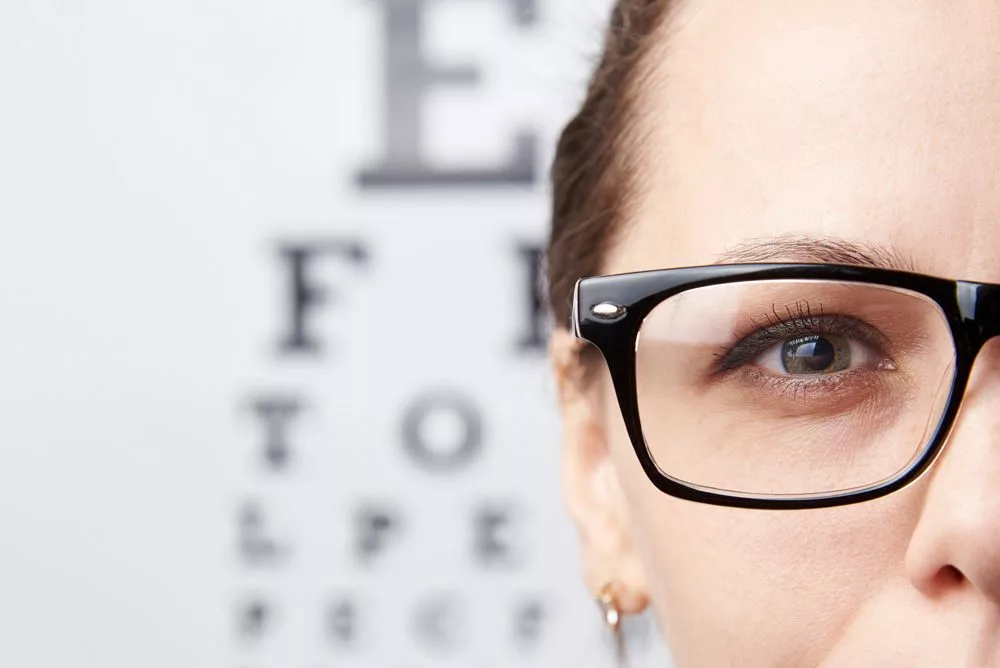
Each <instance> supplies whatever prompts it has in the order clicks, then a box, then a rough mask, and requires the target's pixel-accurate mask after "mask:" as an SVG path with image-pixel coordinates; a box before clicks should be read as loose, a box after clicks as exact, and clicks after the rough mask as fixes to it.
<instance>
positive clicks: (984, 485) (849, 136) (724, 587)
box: [553, 0, 1000, 667]
mask: <svg viewBox="0 0 1000 668" xmlns="http://www.w3.org/2000/svg"><path fill="white" fill-rule="evenodd" d="M659 39H660V40H661V41H662V42H663V45H662V48H660V49H657V50H654V52H653V54H652V55H651V58H650V60H651V62H649V63H647V66H648V67H649V68H650V70H649V76H648V77H646V78H645V79H644V80H643V83H642V88H641V90H640V91H639V92H640V94H641V102H640V105H639V106H640V108H639V109H638V110H637V112H638V114H639V119H640V122H641V123H643V124H644V128H645V129H646V131H647V135H648V138H647V140H646V141H645V142H643V144H644V146H645V147H647V148H646V149H644V150H646V151H647V153H646V154H644V155H642V156H641V159H642V163H641V165H642V166H643V167H644V171H643V181H644V183H643V186H644V187H643V188H642V192H641V193H640V194H639V195H638V196H637V199H636V200H635V201H634V202H633V205H634V211H633V212H632V214H633V215H632V216H631V218H632V219H633V220H634V223H633V224H632V225H631V227H630V228H628V229H627V230H626V232H625V234H624V235H623V236H622V237H621V238H620V240H619V242H618V244H617V246H616V247H615V248H614V249H613V250H612V252H611V253H610V255H609V257H608V258H607V262H606V265H605V271H606V273H619V272H630V271H637V270H643V269H652V268H663V267H676V266H688V265H700V264H712V263H715V262H718V261H719V259H720V258H725V257H727V256H728V255H732V251H733V249H737V248H738V249H740V252H739V258H740V259H741V260H753V261H770V260H774V261H829V260H830V259H836V253H835V252H834V251H832V250H831V248H835V247H836V248H841V249H843V248H844V247H851V246H857V247H858V248H857V250H862V251H864V250H865V249H867V248H869V247H870V248H872V249H873V251H872V252H883V253H886V252H888V253H892V254H893V255H895V256H896V257H898V258H900V259H901V260H903V261H904V262H912V264H913V266H914V268H915V269H916V270H917V271H921V272H924V273H930V274H936V275H940V276H944V277H952V278H964V279H972V280H977V281H984V282H1000V5H998V4H997V3H995V2H986V1H984V0H958V1H956V2H930V1H929V0H891V1H889V2H872V1H871V0H841V1H838V2H829V1H828V0H825V1H819V0H760V1H755V2H735V1H734V2H722V1H721V0H696V1H694V2H690V3H687V4H685V6H684V8H683V10H682V11H681V12H680V13H679V14H678V15H677V17H676V20H675V21H674V22H673V25H672V33H671V34H670V36H669V39H668V40H663V37H662V36H661V37H660V38H659ZM777 237H781V240H782V243H781V244H780V245H779V244H769V243H767V241H766V240H767V239H773V238H777ZM761 240H764V241H763V242H762V241H761ZM560 336H563V335H560ZM562 345H563V343H561V342H560V340H558V339H557V340H556V342H555V343H554V345H553V351H554V353H555V358H556V365H557V368H560V369H561V370H562V371H565V368H564V366H561V362H560V360H565V359H568V357H566V356H564V355H563V353H561V352H560V351H561V350H562V348H561V346H562ZM567 349H568V344H567ZM564 376H565V374H564ZM563 412H564V418H565V423H566V456H565V464H566V466H565V468H566V485H567V490H566V491H567V502H568V504H569V506H570V509H571V511H572V513H573V514H574V515H575V516H576V519H577V523H578V525H579V528H580V534H581V539H582V543H583V555H584V565H585V572H586V577H587V580H588V584H589V586H590V587H591V588H592V589H593V590H594V591H596V590H598V589H600V587H601V585H602V584H603V583H605V582H607V581H616V582H618V583H619V593H620V595H621V596H620V597H621V600H622V603H623V606H624V607H625V608H626V610H627V611H631V612H636V611H638V610H639V609H641V608H642V607H643V606H644V605H645V604H646V603H647V601H648V602H649V603H650V604H651V605H652V606H653V608H654V609H655V611H656V614H657V617H658V619H659V620H660V623H661V626H662V629H663V631H664V633H665V635H666V636H667V640H668V643H669V644H670V646H671V648H672V650H673V652H674V655H675V659H676V661H677V663H678V665H679V666H723V665H734V666H812V665H821V666H850V667H857V666H904V665H905V666H911V665H916V666H945V665H949V666H980V665H991V666H995V665H1000V345H988V346H987V347H986V349H985V350H984V351H983V353H982V354H981V355H980V356H979V358H978V360H977V366H976V368H975V370H974V374H973V378H972V381H971V383H970V386H969V388H968V390H967V392H966V395H965V400H964V404H963V408H962V413H961V415H960V418H959V421H958V423H957V425H956V427H955V429H954V431H953V433H952V435H951V437H950V440H949V442H948V445H947V446H946V449H945V451H944V454H943V456H942V457H941V458H940V459H939V460H938V461H937V463H936V464H935V466H934V468H933V469H932V470H931V471H930V472H929V474H927V475H925V476H924V477H923V478H922V479H921V480H920V481H919V482H918V483H917V484H915V485H912V486H911V487H909V488H907V489H905V490H903V491H901V492H898V493H896V494H893V495H890V496H888V497H885V498H882V499H880V500H876V501H871V502H867V503H861V504H857V505H851V506H846V507H840V508H831V509H823V510H792V511H763V510H745V509H736V508H725V507H717V506H710V505H703V504H697V503H691V502H686V501H681V500H678V499H675V498H672V497H669V496H667V495H665V494H663V493H661V492H659V491H657V490H656V489H655V488H654V487H653V485H652V484H650V482H649V481H648V479H647V478H646V476H645V474H644V473H643V472H642V470H641V469H640V468H639V464H638V461H637V459H636V457H635V454H634V452H633V450H632V447H631V445H630V444H629V442H628V438H627V436H626V434H625V429H624V425H623V423H622V418H621V416H620V414H619V411H618V406H617V403H616V401H615V399H614V393H613V391H612V389H611V387H610V383H609V382H608V381H607V378H606V375H605V376H603V377H599V378H598V380H597V381H595V384H594V385H593V387H592V388H591V389H589V390H587V391H586V392H584V393H581V394H580V395H574V394H573V393H569V394H567V393H566V392H564V397H563Z"/></svg>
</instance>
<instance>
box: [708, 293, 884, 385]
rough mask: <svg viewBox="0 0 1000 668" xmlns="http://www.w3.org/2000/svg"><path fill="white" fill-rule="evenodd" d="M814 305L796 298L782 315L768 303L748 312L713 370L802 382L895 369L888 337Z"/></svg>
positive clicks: (866, 325) (839, 379)
mask: <svg viewBox="0 0 1000 668" xmlns="http://www.w3.org/2000/svg"><path fill="white" fill-rule="evenodd" d="M812 311H813V310H812V308H811V307H810V306H809V305H807V304H803V303H799V304H796V305H795V306H794V307H785V309H784V313H782V314H781V315H779V311H778V310H777V309H775V308H772V310H771V313H769V314H767V316H766V317H765V318H763V319H762V318H751V323H752V327H751V329H750V331H748V332H747V333H744V334H740V335H738V340H737V341H736V343H735V344H733V345H732V346H730V347H728V348H727V349H726V350H725V351H724V352H723V353H722V354H721V355H720V356H719V361H718V366H717V370H718V371H719V372H720V373H731V372H737V371H741V370H743V371H747V372H750V373H751V374H755V375H756V377H757V378H774V379H782V380H784V381H786V382H789V383H799V384H800V385H803V384H809V383H813V384H815V383H817V382H831V381H837V382H842V381H844V380H846V378H847V377H848V376H849V375H851V374H857V373H860V372H874V371H892V370H894V369H895V363H894V362H893V360H892V357H891V355H890V354H889V350H888V348H889V342H888V341H887V339H886V337H885V336H884V335H882V334H881V332H879V331H878V330H877V329H876V328H875V327H873V326H872V325H870V324H868V323H866V322H864V321H863V320H861V319H859V318H856V317H854V316H851V315H848V314H837V313H834V314H820V315H815V314H814V313H813V312H812ZM762 320H763V321H762ZM803 386H804V385H803Z"/></svg>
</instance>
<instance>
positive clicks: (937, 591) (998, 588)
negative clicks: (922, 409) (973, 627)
mask: <svg viewBox="0 0 1000 668" xmlns="http://www.w3.org/2000/svg"><path fill="white" fill-rule="evenodd" d="M930 475H931V478H930V480H929V481H928V482H927V486H926V490H925V494H924V497H923V507H922V509H921V512H920V515H919V517H918V519H917V523H916V526H915V528H914V530H913V533H912V535H911V538H910V542H909V545H908V547H907V553H906V564H905V566H906V574H907V577H908V578H909V579H910V581H911V582H912V583H913V584H914V586H916V587H917V589H919V590H920V591H922V592H923V593H925V594H927V595H929V596H941V595H946V594H948V593H950V592H952V591H957V590H960V589H969V590H971V591H974V592H976V593H977V594H978V595H980V596H982V597H984V598H986V599H988V600H989V601H990V602H991V603H993V604H995V605H998V606H1000V338H993V339H991V340H990V341H988V342H987V343H986V345H985V346H984V347H983V349H982V350H981V351H980V353H979V355H978V357H977V359H976V363H975V366H974V367H973V371H972V376H971V378H970V380H969V384H968V386H967V388H966V392H965V398H964V400H963V402H962V408H961V412H960V413H959V416H958V419H957V421H956V423H955V425H954V427H953V429H952V432H951V436H950V438H949V441H948V443H947V444H946V446H945V448H944V451H943V452H942V454H941V456H940V458H939V459H938V461H937V463H936V464H935V466H934V468H933V469H932V470H931V472H930Z"/></svg>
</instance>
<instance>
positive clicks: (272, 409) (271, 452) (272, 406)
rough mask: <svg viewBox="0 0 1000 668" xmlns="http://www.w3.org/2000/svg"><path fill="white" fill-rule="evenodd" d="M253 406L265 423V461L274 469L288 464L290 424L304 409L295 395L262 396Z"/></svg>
mask: <svg viewBox="0 0 1000 668" xmlns="http://www.w3.org/2000/svg"><path fill="white" fill-rule="evenodd" d="M251 407H252V409H253V411H254V413H256V414H257V415H258V416H259V417H260V419H261V421H262V422H263V423H264V432H265V436H264V461H265V463H266V464H267V466H268V467H270V468H272V469H275V470H277V469H282V468H284V467H285V466H287V465H288V460H289V457H290V455H291V446H290V445H289V442H288V425H289V423H290V422H291V421H292V420H293V419H294V418H295V417H296V416H297V415H298V414H299V412H300V411H301V410H302V404H301V402H299V400H298V399H296V398H295V397H261V398H259V399H256V400H254V401H253V402H252V403H251Z"/></svg>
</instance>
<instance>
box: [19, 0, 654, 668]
mask: <svg viewBox="0 0 1000 668" xmlns="http://www.w3.org/2000/svg"><path fill="white" fill-rule="evenodd" d="M607 4H608V3H607V2H606V1H605V0H587V1H586V2H583V1H581V0H538V1H537V2H531V1H530V0H517V1H513V0H433V1H432V0H424V2H418V0H300V1H297V2H275V1H273V0H272V1H270V2H265V1H264V0H197V1H195V0H171V1H170V2H165V1H161V2H136V1H135V0H99V1H98V0H93V1H88V0H21V1H20V2H9V3H4V5H3V6H2V8H0V86H2V88H0V90H2V103H0V229H2V235H0V323H2V327H3V334H2V337H0V342H2V345H0V374H2V378H3V382H2V383H0V407H2V408H0V411H2V413H0V414H2V420H0V592H2V596H0V665H3V666H12V667H13V666H16V667H17V668H33V667H50V666H51V667H53V668H55V667H57V666H58V667H64V666H74V667H75V666H87V667H90V666H93V667H100V668H135V667H138V666H141V667H143V668H177V667H178V666H195V667H200V666H204V667H206V668H222V667H231V668H324V667H332V666H351V667H352V668H366V667H371V668H375V667H380V668H382V667H384V668H424V667H427V668H432V667H438V666H448V667H456V668H457V667H459V666H461V667H462V668H470V667H472V668H476V667H480V668H501V667H507V666H525V667H529V666H530V667H539V668H541V667H545V668H560V667H565V668H571V667H580V668H589V667H593V668H600V667H603V666H611V665H613V660H612V658H611V655H610V652H609V648H608V643H607V639H606V638H605V637H604V634H603V632H602V628H601V626H600V623H599V619H598V615H597V612H596V608H595V607H594V606H593V604H592V603H591V601H590V600H589V598H588V595H587V592H586V591H584V589H583V587H582V584H581V582H580V577H579V573H578V569H577V558H576V553H575V549H576V548H575V538H574V536H573V532H572V527H571V525H570V523H569V521H568V520H567V519H566V518H564V516H563V511H562V507H561V501H560V492H559V487H558V423H557V419H556V417H557V416H556V412H555V405H554V399H553V392H552V387H551V383H550V381H549V380H548V370H547V367H546V363H545V359H544V354H543V351H542V350H541V348H540V347H539V346H538V345H524V344H523V340H525V339H531V336H530V335H531V332H532V321H531V296H532V293H531V278H530V271H529V268H530V262H529V261H528V259H529V258H530V255H528V254H526V252H527V251H525V250H524V249H525V248H529V249H530V248H532V247H538V246H540V245H541V244H542V242H543V240H544V237H545V230H546V225H547V220H546V219H547V189H546V184H545V172H546V169H547V165H548V163H549V161H550V160H551V152H552V146H553V143H554V140H555V135H556V133H557V131H558V129H559V128H560V127H561V125H562V123H564V122H565V120H566V118H567V117H568V115H569V114H570V113H571V112H572V110H573V108H574V106H575V105H576V104H577V103H578V101H579V99H580V96H581V94H582V86H583V82H584V80H585V77H586V74H587V72H588V69H589V67H590V64H591V63H592V62H593V59H594V58H595V57H596V55H597V50H598V47H599V40H600V33H601V27H602V23H603V21H604V19H605V15H606V12H607V9H608V7H607ZM409 10H413V11H412V12H411V13H410V14H407V12H408V11H409ZM414 12H415V13H414ZM390 14H391V15H392V16H395V17H397V18H399V17H402V18H401V19H399V20H398V21H396V22H395V23H393V22H392V21H390V20H389V19H390ZM407 16H410V17H411V18H412V16H419V18H420V21H421V22H420V23H419V25H418V24H416V23H414V22H413V21H412V20H410V19H406V17H407ZM404 19H405V20H404ZM408 20H409V21H410V22H409V23H407V21H408ZM390 25H393V26H395V28H393V29H389V26H390ZM415 38H419V41H420V45H419V50H418V51H414V52H415V53H417V52H419V53H422V57H423V58H424V59H425V60H426V61H427V62H428V63H430V64H433V65H435V66H442V67H458V66H464V67H471V68H473V69H475V70H477V71H478V77H477V78H476V79H475V80H471V79H469V80H462V81H453V82H450V83H449V82H444V83H434V82H433V81H432V82H430V83H429V84H428V85H427V86H426V87H425V88H421V89H420V91H419V92H420V105H419V108H418V109H417V110H416V111H415V110H414V109H412V108H410V109H408V108H405V107H400V106H399V105H397V107H396V108H394V109H390V108H388V104H389V101H390V99H391V97H392V95H390V94H387V91H390V90H395V91H397V92H398V91H400V90H407V88H406V87H407V86H411V85H412V86H418V87H420V86H423V84H421V83H420V81H419V77H417V76H416V74H419V71H420V70H419V68H420V66H421V64H420V62H418V61H416V60H414V61H413V62H412V63H410V64H411V65H412V67H413V68H415V69H412V70H411V71H410V72H409V73H407V72H406V70H405V67H404V68H403V69H399V67H398V66H399V62H396V64H395V65H393V63H392V62H390V60H389V59H388V55H387V54H389V53H390V51H391V50H390V48H389V47H390V46H391V45H392V44H395V45H396V46H398V47H400V48H401V49H403V53H404V55H405V53H406V49H412V48H413V45H414V42H413V41H412V40H413V39H415ZM390 40H396V41H395V42H393V43H392V44H390ZM407 40H410V41H407ZM394 62H395V61H394ZM401 62H404V64H405V63H406V62H407V61H406V59H405V58H404V59H403V61H401ZM393 67H396V69H395V70H393V69H392V68H393ZM417 111H420V112H421V113H422V118H419V115H418V116H415V115H414V114H416V112H417ZM414 118H418V119H419V141H420V147H419V150H420V153H419V155H418V156H416V157H417V158H418V159H419V160H420V161H421V164H423V165H424V166H425V167H427V169H428V170H436V172H437V173H440V172H441V171H442V170H447V171H448V173H450V174H453V175H454V174H459V175H461V174H465V175H466V176H467V181H470V182H466V183H465V184H464V185H456V184H455V183H433V182H429V183H427V182H425V183H422V184H409V185H406V184H399V183H396V184H392V183H390V184H382V185H375V186H371V185H370V184H369V185H367V186H366V185H364V184H363V183H362V182H361V181H360V180H359V176H360V174H361V173H362V172H363V171H365V170H366V169H368V168H370V167H372V166H377V165H379V164H382V163H383V162H385V161H386V160H388V158H387V156H391V155H395V154H393V151H394V150H396V149H398V148H399V147H398V146H396V147H393V146H390V145H389V143H391V141H392V140H391V138H389V136H388V135H389V134H391V133H390V131H389V128H390V126H392V124H393V123H396V125H395V127H396V128H397V129H399V128H401V127H403V126H405V123H406V122H407V119H410V120H411V121H412V120H413V119H414ZM518 133H529V134H530V135H532V136H533V137H534V140H533V141H534V144H533V150H532V153H531V160H530V164H529V166H530V167H531V171H533V173H532V174H530V175H529V177H528V178H525V177H524V175H523V174H522V175H521V177H518V178H509V179H507V180H506V181H505V180H504V179H502V178H501V179H494V180H493V182H489V179H483V180H482V181H481V182H476V180H475V179H474V178H472V177H468V175H469V174H472V175H475V173H476V172H477V171H478V172H483V171H486V172H489V171H491V170H495V169H496V168H498V167H500V166H502V165H504V164H506V163H508V162H510V161H511V160H512V159H513V155H514V151H515V143H516V141H515V137H516V135H517V134H518ZM411 157H413V156H411ZM389 162H392V160H389ZM453 180H454V179H453ZM431 181H433V179H431ZM445 181H447V179H445ZM296 258H297V259H296ZM296 262H299V264H295V263H296ZM296 271H299V272H300V275H299V278H300V279H301V281H300V284H299V289H300V293H302V294H300V297H302V295H303V294H304V295H305V296H304V297H302V298H303V299H304V302H303V305H302V317H303V321H302V330H301V331H300V332H299V334H300V335H302V336H304V337H306V338H307V339H308V341H309V342H310V343H315V344H316V345H317V346H319V349H318V350H304V349H303V348H302V346H299V347H298V348H296V347H294V346H293V347H291V348H290V347H288V346H285V345H283V342H284V341H286V340H287V339H288V338H289V337H290V336H291V335H292V334H293V333H294V330H295V328H294V326H293V325H294V317H293V315H294V311H293V303H294V296H295V283H294V281H293V279H294V278H295V276H296ZM309 290H313V292H309ZM317 290H322V291H324V292H325V301H323V300H321V299H320V298H319V293H318V292H316V291H317ZM303 291H304V292H303ZM300 338H301V337H300ZM300 343H302V341H300ZM536 343H537V341H536ZM262 402H263V403H264V404H268V405H271V406H286V407H287V406H289V405H292V406H295V408H294V409H288V410H289V411H290V412H288V413H287V414H286V415H287V421H285V422H281V423H280V424H278V423H277V422H275V423H272V429H273V432H272V433H270V435H269V434H268V432H267V430H266V428H265V427H266V426H267V425H268V423H267V422H266V421H265V420H264V418H263V416H262V414H261V413H260V412H259V411H258V410H257V408H255V406H259V405H260V404H261V403H262ZM421 407H428V408H427V410H426V411H423V412H422V408H421ZM272 415H274V414H272ZM408 415H409V416H411V418H412V420H411V423H409V426H407V424H408V423H407V420H406V417H407V416H408ZM644 629H645V631H644ZM633 631H634V635H635V636H636V637H635V638H634V639H633V654H634V657H633V658H634V661H633V665H635V666H653V665H656V666H664V665H668V664H669V662H668V660H667V659H666V658H665V654H664V652H663V650H662V648H661V647H660V643H659V640H658V639H657V638H656V637H655V633H652V632H651V631H650V623H649V621H648V620H646V621H645V622H644V621H643V620H639V623H638V625H637V627H636V628H634V629H633Z"/></svg>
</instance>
